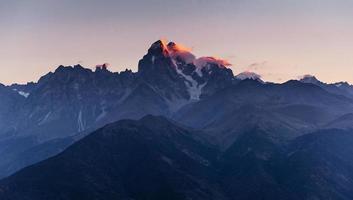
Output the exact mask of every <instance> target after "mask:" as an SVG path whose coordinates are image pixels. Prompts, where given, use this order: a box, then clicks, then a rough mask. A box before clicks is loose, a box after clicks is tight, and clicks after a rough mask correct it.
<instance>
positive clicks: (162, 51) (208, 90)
mask: <svg viewBox="0 0 353 200" xmlns="http://www.w3.org/2000/svg"><path fill="white" fill-rule="evenodd" d="M228 66H231V64H230V63H229V62H228V61H226V60H224V59H221V58H216V57H211V56H205V57H199V58H197V57H196V56H195V55H194V54H193V53H192V52H191V48H188V47H185V46H183V45H181V44H178V43H176V42H167V41H165V40H158V41H156V42H154V43H153V44H152V45H151V47H150V48H149V50H148V52H147V54H146V55H145V56H144V57H143V58H142V59H141V60H140V62H139V71H138V73H139V74H140V75H141V76H142V77H144V79H145V80H148V81H147V82H150V83H152V82H154V83H157V84H158V85H160V84H161V83H162V84H163V85H165V86H166V85H170V86H171V87H170V88H178V89H177V90H178V91H179V92H178V93H180V91H182V90H186V91H187V93H188V96H189V99H190V100H199V99H200V98H201V97H202V96H203V94H206V95H210V94H212V93H213V92H215V91H216V90H217V89H220V88H223V87H226V86H227V85H229V84H231V82H232V80H233V77H234V75H233V72H232V70H231V69H229V68H227V67H228ZM181 93H183V92H181ZM181 96H185V95H181Z"/></svg>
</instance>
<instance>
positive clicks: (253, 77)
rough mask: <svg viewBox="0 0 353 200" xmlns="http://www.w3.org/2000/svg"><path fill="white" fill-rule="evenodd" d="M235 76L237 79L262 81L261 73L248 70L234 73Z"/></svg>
mask: <svg viewBox="0 0 353 200" xmlns="http://www.w3.org/2000/svg"><path fill="white" fill-rule="evenodd" d="M235 78H236V79H239V80H246V79H251V80H258V81H261V82H262V80H261V75H259V74H256V73H255V72H249V71H245V72H241V73H240V74H238V75H236V76H235Z"/></svg>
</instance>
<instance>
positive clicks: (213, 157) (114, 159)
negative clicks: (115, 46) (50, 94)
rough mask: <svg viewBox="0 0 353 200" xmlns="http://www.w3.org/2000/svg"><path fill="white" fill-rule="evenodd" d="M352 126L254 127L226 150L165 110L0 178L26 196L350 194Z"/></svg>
mask: <svg viewBox="0 0 353 200" xmlns="http://www.w3.org/2000/svg"><path fill="white" fill-rule="evenodd" d="M352 144H353V132H349V131H339V130H327V131H319V132H315V133H312V134H307V135H305V136H301V137H298V138H296V139H294V140H292V141H291V142H289V143H287V144H286V145H284V146H283V145H281V146H280V145H277V144H275V143H274V142H273V141H272V140H271V138H270V137H269V135H268V133H266V132H264V131H262V130H259V129H252V130H250V131H249V132H244V133H243V134H241V135H240V136H239V137H238V139H237V141H236V142H234V143H233V144H232V145H231V146H230V147H229V148H228V149H227V150H225V151H219V150H218V149H217V148H216V147H215V146H214V145H212V144H210V143H208V142H205V141H200V140H199V139H198V133H197V132H195V131H192V130H188V129H186V128H182V127H180V126H178V125H175V124H174V123H171V122H169V121H168V120H167V119H165V118H163V117H153V116H146V117H144V118H142V119H141V120H139V121H133V120H122V121H119V122H117V123H113V124H109V125H107V126H105V127H104V128H102V129H99V130H97V131H95V132H93V133H92V134H90V135H89V136H87V137H85V138H84V139H82V140H81V141H79V142H77V143H75V144H74V145H72V146H71V147H69V148H68V149H67V150H65V151H64V152H63V153H61V154H59V155H58V156H55V157H53V158H50V159H48V160H46V161H44V162H40V163H38V164H35V165H33V166H31V167H28V168H26V169H24V170H22V171H20V172H19V173H17V174H15V175H14V176H11V177H10V178H6V179H4V180H3V181H1V182H0V197H1V199H6V200H23V199H25V200H26V199H28V200H29V199H33V200H34V199H35V200H46V199H86V200H90V199H92V200H93V199H151V200H152V199H161V200H162V199H196V200H203V199H215V200H222V199H259V197H260V198H261V199H269V200H270V199H285V200H286V199H288V200H291V199H293V200H294V199H351V198H353V193H352V192H353V190H352V188H353V183H352V182H351V181H350V180H351V179H350V178H351V177H352V164H353V162H352V156H351V155H352V154H353V146H352Z"/></svg>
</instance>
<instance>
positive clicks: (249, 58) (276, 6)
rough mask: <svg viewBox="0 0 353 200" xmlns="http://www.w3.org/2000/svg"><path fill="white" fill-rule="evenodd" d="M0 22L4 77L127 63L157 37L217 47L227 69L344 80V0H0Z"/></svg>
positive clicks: (350, 25) (350, 20) (198, 48)
mask: <svg viewBox="0 0 353 200" xmlns="http://www.w3.org/2000/svg"><path fill="white" fill-rule="evenodd" d="M0 26H1V27H2V29H1V33H0V44H1V46H2V47H1V48H0V82H1V83H4V84H10V83H14V82H19V83H24V82H27V81H37V80H38V78H39V77H40V76H42V75H44V74H45V73H47V72H49V71H52V70H54V69H55V68H56V67H57V66H58V65H60V64H63V65H74V64H77V63H78V62H80V63H81V64H82V65H84V66H87V67H92V68H93V66H95V65H96V64H99V63H104V62H108V63H110V64H111V70H112V71H121V70H124V69H125V68H130V69H132V70H134V71H136V69H137V63H138V60H139V59H140V58H142V56H143V55H144V54H145V53H146V51H147V49H148V47H149V46H150V44H151V43H153V42H154V41H155V40H158V39H159V38H161V37H163V38H168V39H169V40H173V41H175V42H179V43H181V44H184V45H186V46H188V47H191V48H192V49H193V52H194V54H195V55H197V56H218V57H223V58H225V59H227V60H229V61H230V62H231V63H233V65H234V66H233V67H232V69H233V71H234V73H235V74H236V73H239V72H241V71H244V70H249V71H254V72H257V73H259V74H261V75H262V76H263V79H264V80H268V81H275V82H283V81H286V80H288V79H293V78H297V77H298V76H301V75H304V74H313V75H316V76H317V77H318V78H319V79H321V80H323V81H326V82H334V81H340V80H344V81H349V82H350V83H353V56H352V53H353V37H352V35H353V1H351V0H320V1H319V0H296V1H294V0H241V1H240V0H219V1H211V0H179V1H172V0H149V1H138V0H130V1H122V0H115V1H113V0H106V1H102V0H100V1H98V0H61V1H55V0H26V1H24V0H19V1H1V0H0Z"/></svg>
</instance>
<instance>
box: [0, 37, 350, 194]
mask: <svg viewBox="0 0 353 200" xmlns="http://www.w3.org/2000/svg"><path fill="white" fill-rule="evenodd" d="M229 66H230V63H229V62H227V61H225V60H223V59H220V58H215V57H196V56H195V55H194V54H192V52H191V51H190V49H188V48H186V47H183V46H181V45H179V44H176V43H173V42H169V43H168V42H165V41H162V40H159V41H156V42H155V43H153V44H152V45H151V47H150V48H149V49H148V51H147V54H146V55H145V56H143V58H142V59H141V60H140V61H139V64H138V71H137V72H132V71H131V70H125V71H122V72H119V73H118V72H115V73H113V72H111V71H109V69H108V64H103V65H99V66H97V68H96V70H94V71H92V70H91V69H87V68H84V67H82V66H80V65H75V66H59V67H58V68H57V69H56V70H55V71H54V72H50V73H48V74H46V75H44V76H43V77H41V78H40V80H39V81H38V82H36V83H28V84H26V85H19V84H14V85H11V86H4V85H1V84H0V100H1V101H0V156H1V160H0V178H5V177H8V178H5V179H3V181H1V182H0V199H9V200H12V199H21V200H22V199H29V200H32V199H35V200H41V199H63V200H64V199H353V191H352V188H353V185H352V182H353V181H352V180H353V157H352V156H351V155H353V154H352V153H353V151H352V146H353V142H352V136H351V130H353V86H351V85H349V84H348V83H346V82H339V83H334V84H326V83H323V82H321V81H319V80H317V79H316V78H315V77H313V76H309V75H307V76H304V77H303V79H301V80H299V81H296V80H291V81H288V82H285V83H282V84H276V83H269V82H264V81H263V80H261V77H260V76H259V75H257V74H255V73H252V72H243V73H241V74H239V75H236V76H234V75H233V72H232V70H231V69H229V68H228V67H229ZM146 116H147V117H146ZM153 116H161V117H153ZM119 120H122V121H119ZM107 124H109V125H107ZM102 127H104V128H102ZM91 133H92V134H91ZM68 147H69V148H68ZM66 148H67V149H66ZM65 149H66V150H65ZM55 155H57V156H55ZM52 156H55V157H52ZM49 157H52V158H49ZM48 158H49V159H48ZM46 159H48V160H46ZM43 160H45V161H43ZM40 161H42V162H40ZM38 162H39V163H38ZM36 163H37V164H36ZM33 164H34V165H33ZM28 166H30V167H28ZM25 167H27V168H25ZM23 168H25V169H23ZM21 169H22V170H21ZM15 172H16V173H15ZM10 175H11V176H10Z"/></svg>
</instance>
